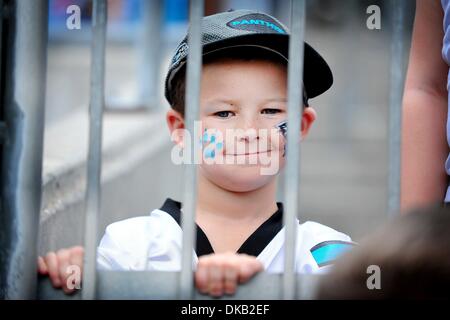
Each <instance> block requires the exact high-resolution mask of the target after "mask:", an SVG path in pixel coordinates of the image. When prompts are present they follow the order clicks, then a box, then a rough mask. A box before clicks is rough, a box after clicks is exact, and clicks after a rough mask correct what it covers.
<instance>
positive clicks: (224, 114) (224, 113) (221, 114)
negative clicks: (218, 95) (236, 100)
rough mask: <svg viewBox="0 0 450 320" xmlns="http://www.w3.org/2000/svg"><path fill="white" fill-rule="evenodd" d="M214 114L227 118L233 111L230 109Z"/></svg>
mask: <svg viewBox="0 0 450 320" xmlns="http://www.w3.org/2000/svg"><path fill="white" fill-rule="evenodd" d="M214 115H215V116H216V117H219V118H229V117H231V116H233V115H234V112H232V111H219V112H216V113H214Z"/></svg>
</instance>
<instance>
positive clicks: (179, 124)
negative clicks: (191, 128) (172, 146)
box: [166, 109, 184, 146]
mask: <svg viewBox="0 0 450 320" xmlns="http://www.w3.org/2000/svg"><path fill="white" fill-rule="evenodd" d="M166 121H167V126H168V127H169V131H170V136H171V137H172V141H174V142H175V143H176V144H179V145H181V146H182V145H183V139H184V117H183V116H182V115H181V114H180V113H179V112H178V111H176V110H174V109H169V110H168V111H167V113H166Z"/></svg>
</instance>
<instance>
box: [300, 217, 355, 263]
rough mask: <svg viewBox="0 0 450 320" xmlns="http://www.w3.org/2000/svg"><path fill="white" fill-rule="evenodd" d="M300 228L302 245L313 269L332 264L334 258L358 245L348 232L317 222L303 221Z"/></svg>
mask: <svg viewBox="0 0 450 320" xmlns="http://www.w3.org/2000/svg"><path fill="white" fill-rule="evenodd" d="M300 230H301V235H302V241H301V243H302V245H301V247H302V249H303V251H306V254H307V256H308V257H309V259H307V260H309V264H310V266H311V267H312V270H319V269H322V268H324V267H326V266H329V265H332V264H333V262H334V260H336V259H337V258H338V257H339V256H340V255H342V254H343V253H345V252H346V251H348V250H350V249H351V248H353V247H354V246H355V245H356V243H355V242H353V241H352V239H351V238H350V237H349V236H348V235H347V234H345V233H342V232H339V231H337V230H335V229H333V228H331V227H328V226H326V225H323V224H320V223H317V222H313V221H307V222H305V223H302V224H301V225H300Z"/></svg>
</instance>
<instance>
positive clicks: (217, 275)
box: [208, 264, 224, 297]
mask: <svg viewBox="0 0 450 320" xmlns="http://www.w3.org/2000/svg"><path fill="white" fill-rule="evenodd" d="M208 275H209V277H208V282H209V284H208V292H209V294H210V295H212V296H214V297H219V296H221V295H223V290H224V285H223V284H224V274H223V269H222V267H221V265H219V264H213V265H211V266H210V267H209V270H208Z"/></svg>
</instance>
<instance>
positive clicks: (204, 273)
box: [195, 265, 208, 293]
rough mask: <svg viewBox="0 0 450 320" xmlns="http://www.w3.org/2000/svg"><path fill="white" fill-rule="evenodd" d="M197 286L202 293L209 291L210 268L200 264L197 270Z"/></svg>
mask: <svg viewBox="0 0 450 320" xmlns="http://www.w3.org/2000/svg"><path fill="white" fill-rule="evenodd" d="M195 286H196V287H197V289H198V290H199V291H200V292H201V293H207V292H208V268H205V267H204V266H203V265H199V266H198V268H197V271H196V272H195Z"/></svg>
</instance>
